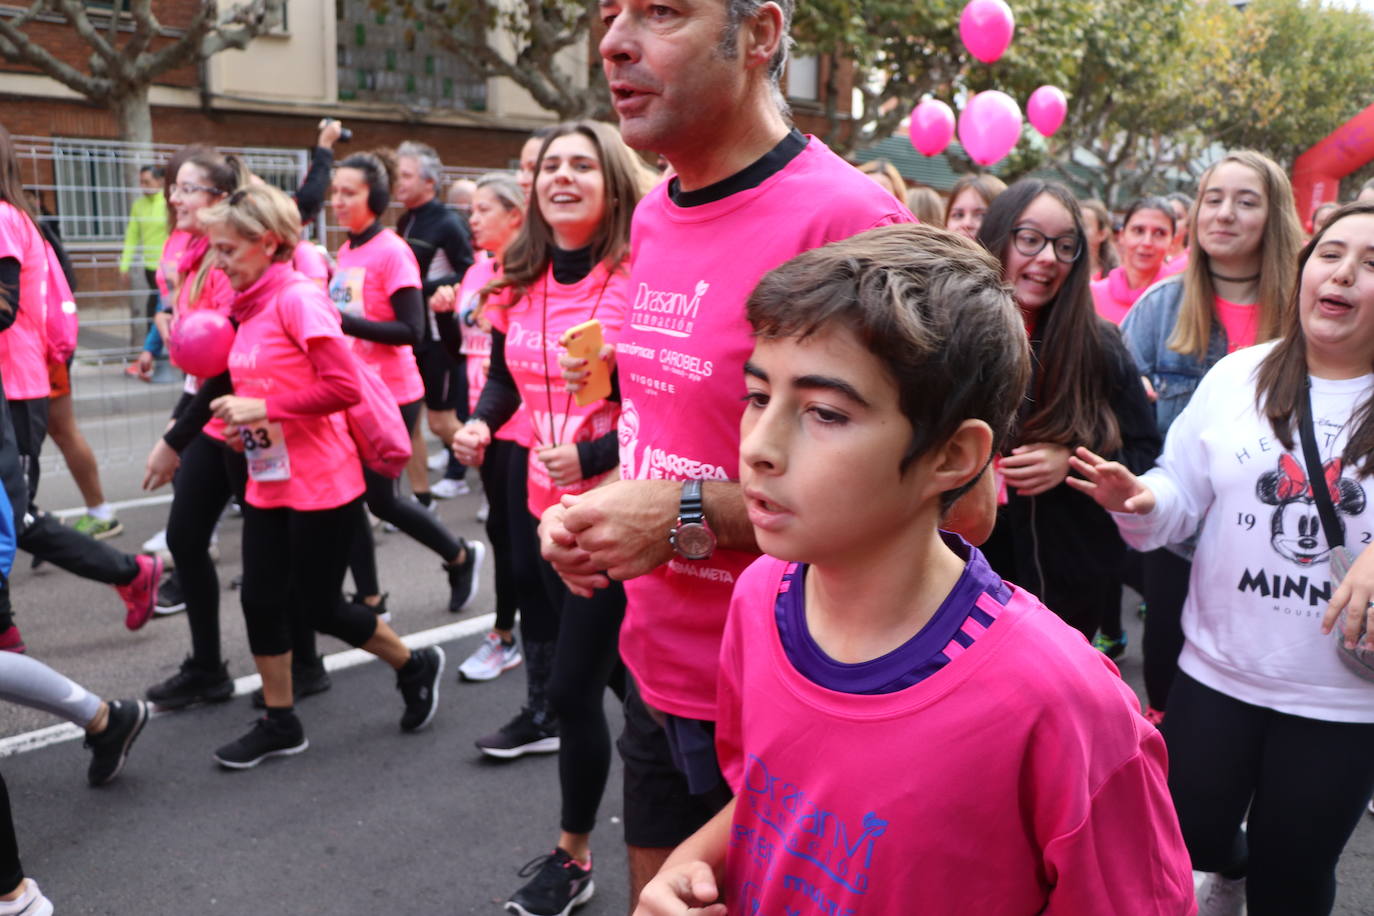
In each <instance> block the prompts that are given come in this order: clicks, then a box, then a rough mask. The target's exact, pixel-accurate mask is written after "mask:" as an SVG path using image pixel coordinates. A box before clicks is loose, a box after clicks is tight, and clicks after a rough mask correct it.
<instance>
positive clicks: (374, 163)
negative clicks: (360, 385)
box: [337, 148, 396, 219]
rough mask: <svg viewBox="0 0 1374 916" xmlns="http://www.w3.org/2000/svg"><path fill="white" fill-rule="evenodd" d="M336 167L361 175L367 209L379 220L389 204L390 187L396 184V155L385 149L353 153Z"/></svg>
mask: <svg viewBox="0 0 1374 916" xmlns="http://www.w3.org/2000/svg"><path fill="white" fill-rule="evenodd" d="M337 167H338V168H341V169H356V170H357V171H358V172H361V173H362V176H363V184H365V185H367V209H368V211H369V212H370V213H371V214H372V215H373V216H375V217H377V218H379V219H380V218H381V216H382V214H383V213H385V212H386V208H387V206H389V205H390V203H391V186H392V185H393V184H394V183H395V182H396V154H395V153H394V152H393V151H392V150H390V149H386V148H382V149H375V150H373V151H372V152H370V153H354V154H353V155H351V156H349V157H348V158H347V159H345V160H344V161H343V162H340V163H339V164H338V166H337Z"/></svg>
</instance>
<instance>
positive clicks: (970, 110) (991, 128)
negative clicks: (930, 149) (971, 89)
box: [959, 89, 1021, 165]
mask: <svg viewBox="0 0 1374 916" xmlns="http://www.w3.org/2000/svg"><path fill="white" fill-rule="evenodd" d="M1019 139H1021V108H1020V106H1018V105H1017V104H1016V100H1015V99H1013V98H1012V97H1011V96H1009V95H1007V94H1006V93H1005V92H999V91H997V90H996V89H989V90H987V91H986V92H980V93H978V94H977V95H975V96H974V97H973V98H971V99H969V100H968V104H967V105H965V106H964V110H963V111H962V112H960V114H959V142H960V143H962V144H963V146H964V151H965V152H966V153H968V154H969V158H971V159H972V160H973V161H974V162H976V163H978V164H979V165H992V164H993V163H994V162H996V161H997V160H999V159H1001V158H1002V157H1003V156H1005V155H1006V154H1007V153H1009V152H1011V150H1012V147H1014V146H1015V145H1016V141H1017V140H1019Z"/></svg>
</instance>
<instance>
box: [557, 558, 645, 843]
mask: <svg viewBox="0 0 1374 916" xmlns="http://www.w3.org/2000/svg"><path fill="white" fill-rule="evenodd" d="M539 563H540V567H541V569H540V572H541V574H542V576H543V579H544V585H545V588H546V589H547V590H548V594H549V598H550V601H551V602H552V603H553V605H554V607H556V608H558V648H557V649H556V650H555V651H554V660H553V675H552V676H551V677H550V678H549V688H548V691H549V703H550V705H551V706H552V707H553V711H554V714H555V715H557V716H558V735H559V750H558V782H559V787H560V788H561V789H562V795H563V812H562V818H561V826H562V829H563V830H566V831H567V832H568V833H591V831H592V827H594V826H595V825H596V811H597V809H598V808H599V807H600V806H601V797H602V796H603V795H604V794H605V792H606V780H607V777H608V776H609V774H610V770H611V729H610V725H609V724H607V722H606V706H605V697H606V687H607V685H608V684H609V682H610V680H611V677H612V675H613V674H614V673H615V670H616V665H617V663H618V662H619V661H620V653H619V639H620V622H621V620H622V619H624V617H625V588H624V586H622V585H621V584H620V583H619V582H612V583H611V585H610V587H609V588H602V589H597V590H596V592H595V593H594V594H593V595H592V597H591V598H579V597H578V596H576V595H574V594H573V593H572V592H570V591H568V589H567V586H565V585H564V584H563V580H561V579H559V578H558V573H556V572H555V571H554V569H553V567H552V566H550V565H549V563H548V561H546V560H544V559H542V558H541V559H540V560H539Z"/></svg>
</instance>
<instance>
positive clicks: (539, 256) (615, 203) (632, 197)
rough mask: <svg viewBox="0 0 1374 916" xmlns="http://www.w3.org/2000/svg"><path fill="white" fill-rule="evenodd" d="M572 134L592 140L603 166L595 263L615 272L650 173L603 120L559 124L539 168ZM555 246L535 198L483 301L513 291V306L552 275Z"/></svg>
mask: <svg viewBox="0 0 1374 916" xmlns="http://www.w3.org/2000/svg"><path fill="white" fill-rule="evenodd" d="M569 134H581V135H582V136H584V137H586V138H587V139H588V140H590V141H591V144H592V146H593V147H594V148H595V149H596V154H597V158H598V159H599V160H600V162H601V174H602V180H603V181H604V182H605V186H606V189H605V196H604V198H603V199H604V200H605V202H606V204H605V209H604V210H603V211H602V214H601V223H600V225H598V226H597V228H596V232H595V233H594V234H593V235H592V242H591V248H592V263H593V264H603V265H605V267H606V269H607V270H608V271H614V270H616V269H618V268H619V266H620V264H621V262H622V261H624V260H625V256H626V255H627V254H629V251H630V219H631V217H632V216H633V215H634V210H635V205H636V204H637V203H639V198H640V197H642V196H643V194H644V192H645V190H647V182H646V175H645V171H646V170H645V168H644V167H643V166H642V165H641V164H640V163H639V160H638V159H636V158H635V155H634V153H632V152H631V151H630V148H629V147H628V146H626V145H625V141H624V140H621V139H620V133H619V131H617V130H616V129H615V128H613V127H611V126H609V125H607V124H603V123H601V122H600V121H568V122H565V123H563V124H559V125H558V126H557V127H555V128H554V129H553V130H552V131H550V132H549V135H548V136H546V137H545V138H544V142H543V144H541V145H540V147H539V160H538V162H539V164H540V165H542V163H543V161H544V155H545V154H546V153H547V152H548V150H549V145H550V144H552V143H553V141H554V140H557V139H558V138H559V137H566V136H568V135H569ZM540 165H536V166H535V178H534V180H535V182H536V183H537V182H538V181H539V168H540ZM554 247H555V246H554V241H553V229H551V228H550V227H549V224H548V221H547V220H545V219H544V214H543V213H541V212H540V210H539V195H538V193H534V194H531V195H530V207H529V213H528V214H527V215H526V218H525V225H524V226H522V227H521V228H520V232H519V233H517V234H516V236H515V238H514V239H512V240H511V243H510V245H508V246H506V254H505V257H504V258H503V259H502V261H503V263H502V271H501V274H500V275H499V276H497V277H496V278H495V279H493V280H492V281H491V282H490V283H488V284H487V285H486V286H484V287H483V288H482V291H481V295H482V298H483V300H485V299H486V298H487V297H488V296H490V295H491V294H492V293H494V292H496V291H497V290H500V289H505V288H506V287H510V288H512V289H513V290H514V291H515V295H514V296H512V297H511V299H510V301H509V302H508V303H506V304H507V305H514V304H515V303H516V302H518V301H519V299H520V297H521V296H523V295H524V294H525V291H526V290H527V289H529V288H530V286H531V285H532V284H533V283H534V282H535V281H537V280H538V279H539V278H540V277H542V276H544V274H545V273H546V272H547V271H548V269H549V264H550V263H551V261H552V259H553V249H554Z"/></svg>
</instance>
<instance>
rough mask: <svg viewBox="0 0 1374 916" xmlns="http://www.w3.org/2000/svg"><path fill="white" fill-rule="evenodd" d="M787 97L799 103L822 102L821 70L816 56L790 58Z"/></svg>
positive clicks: (806, 55)
mask: <svg viewBox="0 0 1374 916" xmlns="http://www.w3.org/2000/svg"><path fill="white" fill-rule="evenodd" d="M787 97H788V98H789V99H795V100H797V101H798V102H819V101H820V100H821V68H820V64H819V62H818V61H817V59H816V56H815V55H814V54H804V55H800V56H796V57H790V58H788V61H787Z"/></svg>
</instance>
